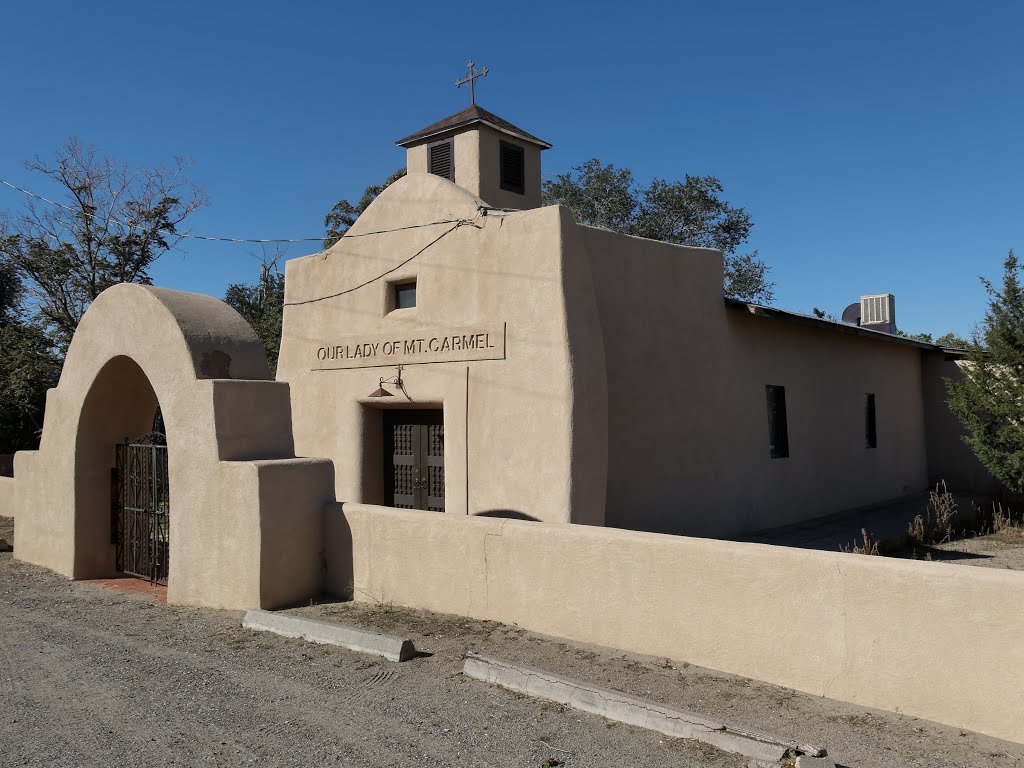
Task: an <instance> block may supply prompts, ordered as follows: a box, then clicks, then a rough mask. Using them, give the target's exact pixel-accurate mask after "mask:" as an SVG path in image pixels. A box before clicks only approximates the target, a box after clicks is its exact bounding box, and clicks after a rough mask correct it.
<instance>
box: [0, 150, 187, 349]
mask: <svg viewBox="0 0 1024 768" xmlns="http://www.w3.org/2000/svg"><path fill="white" fill-rule="evenodd" d="M26 167H27V168H28V169H29V170H30V171H33V172H35V173H38V174H40V175H42V176H45V177H47V178H48V179H49V180H51V181H52V182H55V183H56V184H57V185H58V187H59V188H60V189H61V191H62V193H63V197H64V199H65V203H64V204H62V205H65V206H66V207H58V206H51V205H49V204H42V203H36V202H34V201H31V200H30V201H28V202H27V203H26V205H25V207H24V209H22V210H21V211H20V212H10V211H6V212H4V213H3V214H0V258H3V259H4V260H5V261H6V262H7V263H8V264H10V265H11V266H12V267H13V268H14V270H15V271H16V274H17V276H18V278H19V279H20V280H21V281H22V282H23V284H24V285H25V288H26V290H27V293H28V294H29V296H30V298H31V300H32V304H33V306H34V309H35V313H36V316H37V318H38V319H39V321H40V322H41V323H42V324H43V325H44V326H45V327H46V328H47V330H48V331H49V332H51V333H52V334H53V337H54V339H55V340H56V342H57V343H58V345H59V346H60V347H62V348H66V346H67V344H68V343H69V342H70V340H71V336H72V334H74V332H75V328H77V327H78V322H79V320H81V318H82V315H83V314H84V312H85V310H86V308H87V307H88V306H89V304H90V303H91V302H92V300H93V299H95V298H96V297H97V296H98V295H99V294H100V292H101V291H103V290H104V289H106V288H108V287H110V286H111V285H115V284H116V283H143V284H149V283H150V282H151V279H150V276H149V268H150V266H151V265H152V264H153V262H154V261H156V259H157V258H159V257H160V256H161V255H162V254H164V253H166V252H167V251H168V250H169V249H170V248H173V247H174V246H175V244H177V243H178V242H179V240H180V239H181V233H180V232H179V227H180V226H181V224H182V223H183V222H184V221H185V219H186V218H188V216H189V215H191V214H192V213H193V212H194V211H195V210H196V209H197V208H199V207H200V206H202V205H205V204H206V198H205V196H204V195H203V192H202V191H201V190H200V189H199V188H198V187H196V186H195V185H194V184H192V183H191V182H190V181H189V180H188V179H187V178H185V176H184V171H185V169H186V168H187V167H188V163H187V162H185V161H184V160H182V159H181V158H175V159H174V162H173V163H172V164H171V165H170V166H168V167H164V166H158V167H156V168H146V167H138V168H130V167H128V166H127V165H125V164H124V163H119V162H115V161H114V160H111V159H110V158H107V157H103V156H101V155H100V154H99V152H98V150H97V149H96V148H95V147H85V146H83V145H82V144H81V143H79V142H78V140H77V139H71V140H69V141H68V143H67V144H66V145H65V146H64V147H62V148H61V149H60V150H58V151H57V152H56V154H55V156H54V159H53V162H49V163H48V162H45V161H43V160H40V159H39V158H38V157H37V158H36V159H35V160H33V161H32V162H29V163H26Z"/></svg>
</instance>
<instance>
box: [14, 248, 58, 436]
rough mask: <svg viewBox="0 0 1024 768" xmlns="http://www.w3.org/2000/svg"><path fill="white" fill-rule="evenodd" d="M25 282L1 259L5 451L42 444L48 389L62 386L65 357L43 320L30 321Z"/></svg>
mask: <svg viewBox="0 0 1024 768" xmlns="http://www.w3.org/2000/svg"><path fill="white" fill-rule="evenodd" d="M22 299H23V287H22V284H21V281H20V280H19V279H18V275H17V272H16V270H15V269H14V268H13V266H12V265H10V264H9V263H6V262H2V261H0V453H14V452H15V451H20V450H29V449H34V448H38V447H39V436H40V434H41V432H42V428H43V408H44V406H45V405H46V390H48V389H50V388H52V387H55V386H57V379H58V378H59V377H60V368H61V362H60V358H59V357H58V356H57V355H56V354H54V351H53V349H52V344H51V342H50V339H49V338H48V337H47V335H46V333H45V332H44V331H43V329H42V328H40V327H39V326H38V325H36V324H34V323H32V322H30V321H28V322H27V321H26V320H25V319H24V313H23V309H22Z"/></svg>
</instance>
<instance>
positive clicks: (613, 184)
mask: <svg viewBox="0 0 1024 768" xmlns="http://www.w3.org/2000/svg"><path fill="white" fill-rule="evenodd" d="M722 191H723V189H722V183H721V182H720V181H719V180H718V179H716V178H714V177H713V176H690V175H689V174H687V175H686V176H685V178H684V180H683V181H666V180H665V179H654V180H653V181H651V183H650V184H648V185H647V186H646V187H642V186H640V185H639V184H638V183H637V182H636V180H635V179H634V177H633V173H632V171H630V170H629V169H628V168H616V167H615V166H614V165H611V164H607V165H606V164H604V163H602V162H601V161H600V160H598V159H597V158H596V157H595V158H593V159H591V160H588V161H587V162H585V163H583V164H582V165H578V166H575V167H574V168H573V169H572V170H571V171H570V172H569V173H564V174H561V175H559V176H557V177H555V178H554V179H549V180H548V181H545V182H544V188H543V200H544V204H545V205H552V204H555V203H558V204H561V205H564V206H566V207H567V208H569V210H571V211H572V212H573V215H574V216H575V217H576V220H577V221H579V222H580V223H582V224H589V225H592V226H596V227H605V228H607V229H611V230H614V231H616V232H622V233H624V234H627V235H636V236H638V237H646V238H650V239H652V240H662V241H664V242H667V243H677V244H680V245H695V246H701V247H705V248H718V249H720V250H721V251H722V253H723V254H724V255H725V286H724V288H725V293H726V295H728V296H732V297H734V298H738V299H743V300H745V301H760V302H769V301H771V300H772V298H773V296H774V291H773V288H774V284H773V283H771V282H769V281H768V270H769V267H768V266H767V265H766V264H765V263H764V262H763V261H761V259H760V258H758V255H757V251H751V252H750V253H745V254H739V253H737V249H738V248H739V247H740V246H741V245H742V244H743V243H745V242H746V241H747V238H748V237H749V235H750V229H751V227H752V226H753V222H751V220H750V214H748V213H747V212H746V211H745V210H744V209H743V208H735V207H733V206H731V205H729V203H728V202H726V201H725V200H723V199H722V197H721V194H722Z"/></svg>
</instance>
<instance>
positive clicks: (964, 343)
mask: <svg viewBox="0 0 1024 768" xmlns="http://www.w3.org/2000/svg"><path fill="white" fill-rule="evenodd" d="M935 343H936V344H938V345H939V346H940V347H949V348H951V349H970V347H971V342H969V341H968V340H967V339H965V338H964V337H962V336H959V335H957V334H955V333H953V332H952V331H950V332H949V333H944V334H942V335H941V336H939V338H937V339H936V340H935Z"/></svg>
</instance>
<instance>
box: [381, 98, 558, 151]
mask: <svg viewBox="0 0 1024 768" xmlns="http://www.w3.org/2000/svg"><path fill="white" fill-rule="evenodd" d="M474 123H483V124H484V125H486V126H489V127H491V128H493V129H494V130H496V131H500V132H501V133H505V134H508V135H509V136H515V137H516V138H517V139H521V140H523V141H528V142H530V143H531V144H536V145H537V146H538V147H540V148H541V149H549V148H550V147H551V145H550V144H548V143H547V142H546V141H544V140H543V139H538V138H537V137H536V136H534V135H532V134H529V133H527V132H526V131H524V130H523V129H522V128H517V127H516V126H514V125H512V123H510V122H509V121H508V120H505V119H503V118H500V117H498V116H497V115H496V114H494V113H493V112H488V111H487V110H486V109H484V108H483V107H481V106H478V105H476V104H473V105H472V106H469V107H466V108H465V109H464V110H462V111H461V112H456V113H455V114H454V115H449V116H448V117H446V118H444V119H443V120H438V121H437V122H436V123H433V124H432V125H428V126H427V127H426V128H424V129H422V130H420V131H416V133H414V134H411V135H409V136H406V137H405V138H404V139H399V140H398V141H396V142H395V143H396V144H397V145H398V146H400V147H408V146H409V145H410V144H416V143H417V142H420V141H423V140H424V139H429V138H430V137H432V136H437V135H438V134H441V133H445V132H447V131H453V130H456V129H458V128H464V127H466V126H467V125H473V124H474Z"/></svg>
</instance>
